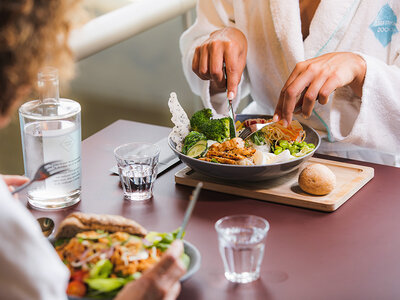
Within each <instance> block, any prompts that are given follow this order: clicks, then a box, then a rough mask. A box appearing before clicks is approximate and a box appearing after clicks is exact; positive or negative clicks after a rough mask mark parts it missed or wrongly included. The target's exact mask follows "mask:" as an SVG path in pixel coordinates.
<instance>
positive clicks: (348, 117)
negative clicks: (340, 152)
mask: <svg viewBox="0 0 400 300" xmlns="http://www.w3.org/2000/svg"><path fill="white" fill-rule="evenodd" d="M357 54H359V55H360V56H361V57H362V58H363V59H364V60H365V62H366V65H367V71H366V75H365V80H364V86H363V90H362V98H361V99H360V98H358V97H355V96H354V94H353V95H350V94H351V91H350V89H349V88H348V89H347V97H346V96H345V95H344V96H343V95H342V96H341V95H340V94H341V93H342V94H343V93H346V89H342V90H341V91H339V90H338V91H337V92H336V93H335V94H336V95H334V97H333V99H332V100H333V103H332V110H331V130H332V134H333V136H334V137H335V139H336V140H338V141H343V142H347V143H352V144H355V145H358V146H362V147H368V148H374V149H377V150H379V151H382V152H386V153H398V152H399V151H400V135H399V132H400V121H399V120H400V88H399V87H400V68H399V66H400V59H399V58H397V59H396V61H395V62H394V63H393V64H392V65H388V64H386V63H385V62H383V61H381V60H380V59H377V58H375V57H371V56H368V55H365V54H362V53H357ZM338 92H339V93H338Z"/></svg>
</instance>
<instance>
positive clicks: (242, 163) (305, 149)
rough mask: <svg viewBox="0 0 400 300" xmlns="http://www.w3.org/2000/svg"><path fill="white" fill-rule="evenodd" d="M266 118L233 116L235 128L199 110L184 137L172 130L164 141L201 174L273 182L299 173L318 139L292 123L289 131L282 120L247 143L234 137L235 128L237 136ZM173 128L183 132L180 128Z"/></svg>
mask: <svg viewBox="0 0 400 300" xmlns="http://www.w3.org/2000/svg"><path fill="white" fill-rule="evenodd" d="M271 119H272V116H268V115H249V114H238V115H236V124H235V127H234V126H233V122H231V121H230V120H231V119H230V118H227V117H225V118H214V117H213V116H212V113H211V110H210V109H202V110H200V111H198V112H196V113H194V114H193V115H192V117H191V118H190V119H189V125H188V130H187V132H186V134H185V136H184V137H183V134H180V136H179V135H178V138H177V134H176V132H177V130H176V128H175V127H174V130H173V132H172V133H171V134H170V136H169V139H168V142H169V146H170V148H171V149H172V150H173V151H174V152H175V154H176V155H177V156H178V157H179V158H180V159H181V161H183V162H184V163H185V164H187V165H188V166H189V167H190V168H192V169H193V170H195V171H198V172H200V173H202V174H204V175H207V176H212V177H216V178H220V179H227V180H237V181H262V180H267V179H271V178H276V177H280V176H283V175H285V174H288V173H290V172H292V171H294V170H296V169H298V168H299V167H300V165H301V164H302V163H304V162H305V161H306V160H307V159H309V158H310V157H311V156H312V155H313V154H314V153H315V151H316V150H317V149H318V147H319V145H320V142H321V139H320V137H319V135H318V133H317V132H316V131H315V130H314V129H312V128H310V127H308V126H307V125H305V124H301V123H300V122H298V121H297V120H293V121H292V122H291V124H290V125H289V126H288V127H284V126H283V125H282V123H281V122H277V123H275V124H272V125H269V126H266V127H264V128H263V129H262V130H260V131H258V132H256V133H254V134H253V135H251V136H250V137H249V138H248V139H246V140H242V139H241V138H238V137H235V128H236V136H239V134H240V132H241V131H242V130H243V129H244V128H246V127H247V126H250V125H252V124H255V123H266V122H268V121H270V120H271ZM179 125H182V124H179ZM178 130H180V131H181V132H183V130H182V126H180V127H179V128H178ZM174 131H175V132H174ZM179 137H180V138H179Z"/></svg>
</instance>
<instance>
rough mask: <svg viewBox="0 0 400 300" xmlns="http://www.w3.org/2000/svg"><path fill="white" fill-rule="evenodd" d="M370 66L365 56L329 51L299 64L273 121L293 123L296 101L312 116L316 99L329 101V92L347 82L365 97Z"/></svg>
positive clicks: (284, 90)
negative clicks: (366, 78) (366, 76)
mask: <svg viewBox="0 0 400 300" xmlns="http://www.w3.org/2000/svg"><path fill="white" fill-rule="evenodd" d="M366 68H367V67H366V63H365V61H364V59H363V58H362V57H361V56H359V55H357V54H354V53H351V52H334V53H328V54H324V55H322V56H319V57H316V58H312V59H309V60H306V61H304V62H300V63H298V64H297V65H296V67H295V68H294V70H293V72H292V74H290V76H289V78H288V80H287V81H286V83H285V85H284V86H283V88H282V91H281V94H280V96H279V102H278V105H277V106H276V109H275V114H274V118H273V120H274V121H278V120H281V119H283V120H284V121H283V122H284V124H285V125H287V124H290V122H291V121H292V117H293V110H294V109H295V107H296V104H297V106H300V105H301V106H302V109H301V112H302V114H303V116H304V117H305V118H308V117H310V116H311V113H312V110H313V108H314V104H315V101H317V100H318V101H319V103H321V104H326V103H328V100H329V95H330V94H331V93H332V92H333V91H335V89H337V88H339V87H343V86H346V85H348V86H350V87H351V88H352V90H353V92H354V93H355V94H356V95H357V96H359V97H361V96H362V87H363V84H364V78H365V72H366ZM297 100H299V103H297Z"/></svg>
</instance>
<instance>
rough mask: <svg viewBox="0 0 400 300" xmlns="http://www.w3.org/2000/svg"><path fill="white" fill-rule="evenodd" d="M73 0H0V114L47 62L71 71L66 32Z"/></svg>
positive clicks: (64, 71)
mask: <svg viewBox="0 0 400 300" xmlns="http://www.w3.org/2000/svg"><path fill="white" fill-rule="evenodd" d="M77 2H78V1H77V0H1V1H0V90H1V93H0V115H5V114H8V113H9V110H10V107H11V106H12V104H13V103H14V101H15V100H16V99H17V97H18V93H19V91H20V89H21V88H24V87H25V88H26V87H35V82H36V78H37V73H38V71H39V70H40V69H41V68H42V67H44V66H46V65H51V66H54V67H56V68H58V69H59V71H60V73H61V74H63V77H64V78H66V77H67V78H69V77H70V76H72V74H73V63H72V60H73V59H72V53H71V50H70V49H69V47H68V44H67V42H68V34H69V31H70V29H71V26H72V20H74V11H75V9H76V7H77V5H76V4H77Z"/></svg>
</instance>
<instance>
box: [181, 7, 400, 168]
mask: <svg viewBox="0 0 400 300" xmlns="http://www.w3.org/2000/svg"><path fill="white" fill-rule="evenodd" d="M397 16H400V1H396V0H393V1H390V0H389V1H388V0H385V1H383V0H321V3H320V4H319V7H318V9H317V11H316V12H315V15H314V18H313V20H312V22H311V25H310V33H309V36H308V37H307V38H306V39H305V40H304V41H303V38H302V33H301V20H300V10H299V1H298V0H199V1H198V4H197V20H196V22H195V23H194V25H193V26H192V27H191V28H189V29H188V30H187V31H186V32H185V33H184V34H183V35H182V37H181V41H180V47H181V52H182V55H183V58H182V60H183V67H184V72H185V76H186V78H187V80H188V82H189V84H190V86H191V88H192V90H193V92H194V93H196V94H198V95H200V96H201V97H202V100H203V102H204V105H205V106H206V107H210V108H212V109H214V110H215V112H217V113H219V114H221V113H223V114H225V113H226V110H227V104H226V95H225V94H218V95H215V96H213V97H211V98H210V95H209V81H202V80H201V79H199V78H198V77H197V76H196V75H195V74H194V73H193V72H192V70H191V66H192V58H193V54H194V50H195V48H196V47H197V46H198V45H200V44H201V43H202V42H203V41H204V40H206V39H207V38H208V36H209V34H210V33H211V32H213V31H215V30H218V29H221V28H223V27H226V26H233V27H236V28H238V29H239V30H241V31H242V32H243V33H244V34H245V36H246V38H247V40H248V55H247V65H246V69H245V72H244V74H243V77H242V80H241V83H240V85H239V88H238V96H237V97H236V99H235V100H234V108H235V109H236V108H237V107H238V104H239V101H240V99H242V98H243V97H245V96H246V95H247V94H248V93H251V96H252V99H253V102H252V103H251V104H250V105H249V106H248V107H247V108H245V110H244V111H243V113H257V114H259V113H266V114H273V112H274V110H275V106H276V104H277V102H278V98H279V93H280V91H281V89H282V87H283V85H284V83H285V81H286V79H287V78H288V76H289V74H290V73H291V71H292V70H293V69H294V67H295V65H296V63H298V62H300V61H304V60H307V59H310V58H313V57H316V56H320V55H322V54H325V53H329V52H344V51H351V52H355V53H358V54H359V55H360V56H362V57H363V58H364V60H365V61H366V64H367V72H366V77H365V82H364V86H363V96H362V98H361V99H360V98H359V97H357V96H356V95H354V93H353V92H352V90H351V89H350V88H348V87H344V88H340V89H337V90H336V92H334V93H333V94H332V95H331V96H330V101H329V103H328V104H327V105H320V104H319V103H317V104H316V106H315V109H314V114H313V116H312V117H311V118H310V119H309V120H305V119H303V118H301V117H300V116H296V118H297V119H299V120H300V121H301V122H303V123H305V124H308V125H309V126H312V127H313V128H315V129H317V130H318V131H320V132H321V133H322V135H323V136H325V138H324V139H323V143H322V145H321V147H320V149H319V152H320V153H326V154H332V155H338V156H342V157H348V158H353V159H360V160H367V161H371V162H376V163H383V164H388V165H397V166H399V165H400V159H399V156H398V155H397V153H399V154H400V151H399V150H400V68H399V66H400V58H399V49H400V33H399V32H398V31H399V30H400V25H399V24H398V22H397Z"/></svg>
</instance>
